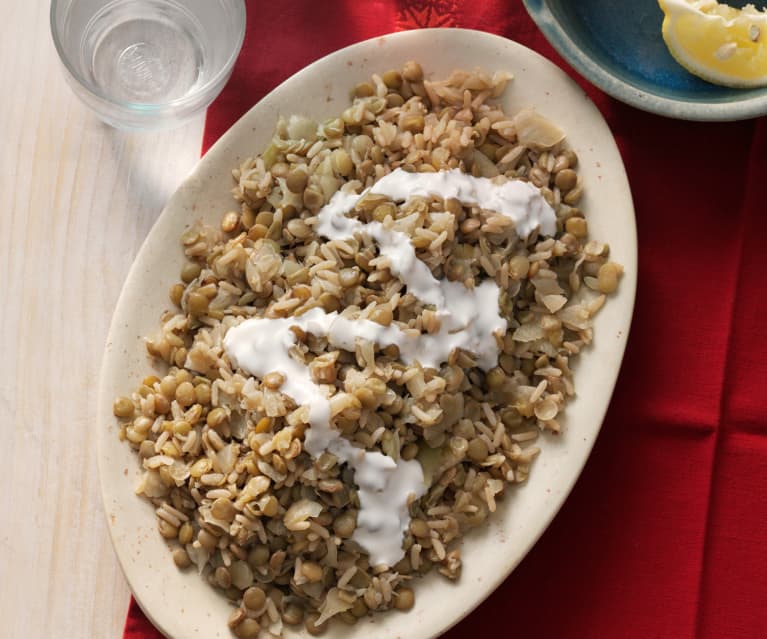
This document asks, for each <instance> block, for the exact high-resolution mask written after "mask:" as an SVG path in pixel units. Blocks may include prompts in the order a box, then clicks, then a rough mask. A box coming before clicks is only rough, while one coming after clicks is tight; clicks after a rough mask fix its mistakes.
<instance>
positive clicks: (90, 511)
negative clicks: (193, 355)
mask: <svg viewBox="0 0 767 639" xmlns="http://www.w3.org/2000/svg"><path fill="white" fill-rule="evenodd" d="M48 8H49V3H48V2H43V1H42V0H29V1H24V2H19V1H17V0H0V16H1V17H0V87H2V96H0V433H2V440H0V469H2V478H3V479H2V485H3V488H2V490H0V637H2V638H3V639H42V638H44V637H64V638H66V639H112V638H119V637H121V631H122V626H123V623H124V620H125V612H126V609H127V605H128V598H129V592H128V589H127V586H126V584H125V581H124V579H123V576H122V573H121V572H120V569H119V566H118V565H117V561H116V559H115V555H114V554H113V552H112V548H111V545H110V542H109V539H108V536H107V529H106V525H105V519H104V515H103V512H102V509H101V503H100V496H99V485H98V473H97V469H96V458H95V455H96V450H95V445H94V443H93V432H94V429H95V428H96V427H97V426H98V425H97V424H96V423H95V409H96V406H95V400H96V388H97V385H98V374H99V366H100V360H101V354H102V348H103V346H104V341H105V338H106V333H107V328H108V325H109V321H110V318H111V315H112V311H113V308H114V305H115V302H116V300H117V296H118V294H119V292H120V288H121V286H122V283H123V281H124V279H125V276H126V274H127V272H128V269H129V267H130V265H131V262H132V261H133V258H134V255H135V254H136V252H137V251H138V248H139V246H140V245H141V242H142V241H143V239H144V237H145V236H146V235H147V233H148V232H149V229H150V228H151V226H152V223H153V222H154V220H155V219H156V218H157V216H158V214H159V213H160V211H161V209H162V207H163V205H164V203H165V201H166V200H167V199H168V197H169V196H170V194H171V193H172V192H173V191H174V190H175V188H176V187H177V186H178V184H179V183H180V182H181V180H182V179H183V177H184V176H185V175H186V174H187V173H188V172H189V171H190V170H191V168H192V166H193V165H194V163H195V161H196V160H197V158H198V156H199V150H200V142H201V137H202V125H203V118H202V116H200V117H199V118H197V119H196V120H195V121H193V122H191V123H190V124H188V125H185V126H184V127H183V128H181V129H177V130H175V131H171V132H167V133H161V134H156V133H153V134H151V135H147V134H136V133H133V134H127V133H122V132H119V131H116V130H113V129H110V128H109V127H107V126H105V125H103V124H100V123H99V122H98V121H97V120H96V118H95V117H94V116H93V115H92V114H91V113H90V112H89V111H87V110H86V108H85V107H84V106H82V105H81V104H80V103H79V102H78V101H77V99H76V98H75V96H74V94H73V93H72V92H71V91H70V89H69V87H68V86H67V85H66V83H65V81H64V77H63V74H62V73H61V70H60V68H59V61H58V58H57V56H56V52H55V50H54V48H53V44H52V42H51V37H50V32H49V27H48V24H49V23H48Z"/></svg>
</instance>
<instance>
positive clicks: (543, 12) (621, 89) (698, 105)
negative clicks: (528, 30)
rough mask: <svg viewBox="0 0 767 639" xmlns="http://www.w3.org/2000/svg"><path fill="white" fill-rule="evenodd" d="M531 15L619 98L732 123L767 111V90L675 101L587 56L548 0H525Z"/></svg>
mask: <svg viewBox="0 0 767 639" xmlns="http://www.w3.org/2000/svg"><path fill="white" fill-rule="evenodd" d="M522 3H523V4H524V6H525V9H527V12H528V14H529V15H530V17H531V18H532V19H533V21H534V22H535V24H536V25H537V26H538V28H539V29H540V30H541V32H542V33H543V35H544V36H545V38H546V40H547V41H548V42H549V44H551V46H552V47H554V49H556V51H557V52H558V53H559V54H560V55H561V56H562V57H563V58H564V59H565V60H566V61H567V62H568V63H569V64H571V65H572V66H573V67H574V68H575V70H576V71H578V73H580V74H581V75H582V76H583V77H584V78H585V79H586V80H588V81H589V82H590V83H591V84H593V85H595V86H596V87H598V88H599V89H602V90H603V91H604V92H605V93H608V94H609V95H611V96H612V97H614V98H615V99H616V100H620V101H621V102H624V103H626V104H629V105H631V106H633V107H636V108H638V109H641V110H642V111H648V112H650V113H655V114H656V115H662V116H665V117H669V118H674V119H678V120H691V121H697V122H732V121H736V120H747V119H750V118H756V117H759V116H761V115H764V114H766V113H767V93H765V95H763V96H757V97H750V98H746V99H743V100H738V101H737V102H727V103H721V102H712V101H698V102H692V101H685V100H674V99H671V98H666V97H663V96H660V95H658V94H656V93H652V92H650V91H647V90H645V89H641V88H639V87H638V86H636V85H634V84H632V83H631V82H627V81H626V80H624V79H622V78H619V77H618V76H616V75H614V74H612V73H610V72H609V71H608V70H607V69H606V68H605V67H604V66H602V65H601V64H599V63H598V62H596V61H595V60H594V59H593V58H591V57H589V56H588V55H586V54H585V53H584V52H583V50H582V49H581V48H580V47H578V45H577V44H576V43H575V41H574V40H573V39H572V38H571V37H570V35H569V34H568V33H567V31H566V30H565V28H564V27H563V26H562V24H561V23H560V21H559V20H558V19H557V18H556V16H555V15H554V14H553V13H552V12H551V10H550V9H549V3H548V0H522Z"/></svg>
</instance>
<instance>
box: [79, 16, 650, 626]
mask: <svg viewBox="0 0 767 639" xmlns="http://www.w3.org/2000/svg"><path fill="white" fill-rule="evenodd" d="M429 32H431V33H432V34H435V35H436V34H438V35H436V37H443V38H452V37H458V38H460V37H471V38H478V39H480V40H486V41H487V44H488V45H490V44H497V45H502V46H506V47H508V46H511V47H512V48H518V52H521V53H524V55H526V56H532V58H533V59H535V60H536V61H538V62H543V63H545V64H546V65H548V66H550V68H552V69H553V70H556V72H557V73H559V74H560V75H561V77H562V79H563V81H565V82H569V83H572V85H573V88H575V87H577V84H576V83H575V81H574V80H573V79H572V78H571V77H569V76H568V74H567V73H566V72H565V71H563V70H562V69H560V68H559V67H557V66H556V65H555V64H554V63H553V62H551V61H550V60H548V59H547V58H545V57H544V56H542V55H541V54H539V53H537V52H536V51H534V50H532V49H530V48H529V47H526V46H525V45H523V44H520V43H518V42H516V41H513V40H510V39H508V38H504V37H502V36H497V35H494V34H490V33H488V32H484V31H478V30H473V29H418V30H410V31H399V32H393V33H389V34H385V35H383V36H378V37H374V38H369V39H366V40H362V41H359V42H357V43H354V44H351V45H349V46H346V47H343V48H341V49H338V50H336V51H334V52H332V53H330V54H328V55H326V56H323V57H322V58H320V59H318V60H316V61H314V62H312V63H311V64H309V65H307V66H306V67H304V68H302V69H301V70H299V71H298V72H297V73H295V74H293V75H291V76H290V77H289V78H287V79H286V80H284V81H283V82H281V83H280V84H279V85H278V86H277V87H275V88H274V89H272V91H270V92H269V93H268V94H266V95H265V96H263V97H262V98H261V99H260V100H259V101H258V102H257V103H256V104H254V105H253V106H252V107H251V108H250V109H248V111H247V112H246V113H245V114H243V115H242V116H241V117H240V118H239V119H238V120H237V122H235V123H234V124H233V125H232V126H231V127H230V128H229V129H227V131H226V132H225V133H224V134H222V135H221V137H220V138H219V139H218V140H217V141H216V142H215V143H214V144H213V145H212V146H211V147H210V149H209V150H208V151H207V152H206V153H205V155H203V156H202V157H201V158H200V159H199V161H198V162H197V164H196V165H195V167H194V169H193V170H192V171H191V173H190V174H189V176H188V177H187V178H186V179H185V180H184V181H183V182H182V183H181V185H180V186H179V187H178V189H177V190H176V191H175V192H174V193H173V195H172V196H171V197H170V198H169V200H168V202H167V203H166V205H165V206H164V207H163V210H162V212H161V213H160V215H159V216H158V218H157V220H156V221H155V223H154V224H153V226H152V228H151V229H150V231H149V233H148V234H147V236H146V238H145V239H144V241H143V243H142V245H141V247H140V249H139V250H138V252H137V253H136V257H135V259H134V261H133V263H132V265H131V267H130V269H129V271H128V274H127V276H126V279H125V282H124V283H123V287H122V289H121V291H120V295H119V297H118V300H117V303H116V305H115V310H114V313H113V316H112V319H111V321H110V325H109V331H108V334H107V339H106V347H105V349H104V354H103V357H102V362H101V368H100V374H99V387H98V395H97V398H98V399H97V401H98V410H97V419H96V421H95V424H94V428H97V436H96V439H97V463H98V468H99V485H100V494H101V501H102V507H103V508H104V514H105V517H106V518H107V520H108V519H109V515H108V510H109V505H108V504H109V499H110V498H111V497H112V493H111V491H110V490H109V486H108V485H107V483H108V482H107V479H106V477H107V475H106V472H105V469H104V464H105V463H106V462H105V455H104V454H103V452H104V450H105V446H106V445H107V443H108V439H109V438H113V437H115V438H116V434H115V433H114V432H108V431H110V430H111V429H109V428H106V427H105V424H106V423H109V421H110V420H111V421H112V422H113V421H114V416H113V415H112V412H111V405H112V401H113V395H112V394H111V393H110V392H109V391H108V390H107V388H106V386H107V384H106V382H105V380H106V379H108V377H109V376H110V375H109V369H110V361H111V359H112V354H111V352H110V345H111V344H112V343H113V342H114V338H115V334H116V333H117V332H119V330H120V325H121V324H122V323H123V319H122V317H123V314H122V313H121V311H123V310H124V306H125V305H126V303H127V302H126V295H127V293H126V291H128V290H129V289H130V288H131V286H132V285H134V280H136V279H137V278H138V277H139V276H140V271H141V270H142V263H143V262H144V261H146V259H148V257H147V253H148V251H149V245H150V244H151V243H152V240H153V238H154V236H155V235H156V233H157V231H158V227H162V226H163V225H164V224H165V223H167V222H168V221H169V220H170V219H171V217H172V216H173V215H175V214H174V213H173V207H174V203H175V201H176V200H177V198H178V199H180V198H181V196H180V193H182V192H183V191H184V190H185V189H188V188H194V186H195V185H196V183H197V182H199V181H200V180H201V179H203V178H202V177H201V176H203V175H204V174H206V173H207V172H208V171H209V166H216V165H217V164H218V163H219V162H217V161H216V157H217V155H218V154H219V153H221V152H223V151H222V150H223V149H226V147H227V146H228V145H229V142H230V140H231V139H233V138H234V137H235V136H237V135H240V132H239V131H238V129H239V128H240V127H242V126H243V122H246V121H247V120H248V119H249V117H250V116H251V114H252V112H253V111H254V110H256V109H258V108H259V106H260V105H262V104H263V103H264V102H265V101H267V100H268V99H270V98H271V97H272V96H273V95H274V94H275V93H280V92H282V91H283V90H284V89H285V87H286V86H289V85H290V83H292V82H297V81H299V80H300V79H301V77H302V76H303V74H309V73H311V72H312V71H314V70H315V68H316V67H317V66H320V65H323V64H325V63H327V61H328V60H329V59H330V58H333V57H341V56H344V55H348V54H349V53H355V54H356V51H357V49H359V48H363V47H369V46H371V45H372V44H373V43H381V42H382V41H383V40H387V39H388V40H397V41H399V40H403V41H406V40H407V39H409V38H414V37H416V38H422V37H423V36H424V34H425V33H426V34H427V35H428V34H429ZM578 90H579V91H580V88H579V87H578ZM581 93H582V91H581ZM584 99H585V101H586V102H587V103H588V104H589V105H590V108H591V109H592V110H593V112H594V114H595V115H596V116H597V118H598V119H599V121H601V124H602V125H603V126H604V127H605V129H606V131H607V133H608V134H609V139H608V141H607V142H608V144H609V146H610V148H609V149H607V150H609V151H610V152H612V153H614V155H615V157H616V158H617V160H618V165H617V166H616V167H615V169H616V170H617V171H618V173H619V176H618V177H619V178H620V179H621V181H622V182H623V184H622V187H623V189H624V190H625V193H624V195H625V196H626V198H627V199H626V201H625V203H624V205H625V207H626V209H627V212H628V213H629V214H630V215H629V220H628V221H629V224H628V227H627V228H626V229H625V231H626V234H627V236H628V237H629V239H630V241H629V243H628V244H629V247H630V250H629V253H628V254H627V255H626V256H625V257H624V256H621V262H622V264H623V266H624V267H625V268H626V275H625V276H624V279H623V281H622V282H621V292H622V295H625V296H626V297H627V298H628V299H627V300H625V301H624V303H625V304H626V306H625V310H626V319H625V322H624V324H623V325H622V331H621V332H622V336H621V337H620V339H619V342H618V349H617V350H615V351H614V352H615V353H617V366H616V369H615V374H614V375H613V376H612V378H611V379H610V383H609V384H608V386H609V388H608V389H607V391H606V393H605V396H606V398H607V399H606V401H605V402H604V406H603V407H602V408H601V409H600V410H598V411H595V412H592V413H591V415H592V416H593V420H594V422H595V423H596V424H597V426H596V428H595V430H594V432H593V434H591V437H590V441H588V442H587V444H588V445H587V447H586V449H585V454H583V456H582V458H581V459H579V462H578V464H577V466H578V468H577V471H576V472H573V473H570V474H568V476H567V482H566V483H565V484H564V485H563V486H562V490H561V491H560V492H559V493H558V496H557V497H555V498H553V501H552V503H553V505H552V506H551V507H550V508H549V510H548V511H547V514H548V516H547V517H546V518H545V521H543V522H542V524H540V525H538V526H537V527H536V530H537V532H536V534H534V535H531V536H529V537H528V541H527V543H525V544H523V545H521V546H520V549H519V550H516V549H515V551H514V557H515V559H514V560H513V561H510V562H507V563H506V564H504V565H505V568H504V570H502V571H498V572H496V573H495V575H494V578H493V579H490V580H488V581H486V582H483V583H482V584H481V586H475V588H474V591H473V594H472V597H471V601H469V602H468V604H467V603H466V602H465V601H464V602H462V604H461V608H462V610H461V612H460V614H458V615H452V616H450V617H449V619H448V621H447V622H439V623H437V624H436V626H435V627H431V628H430V629H429V633H427V634H424V635H423V637H436V636H438V635H439V634H441V633H443V632H445V631H446V630H447V629H449V628H450V627H452V626H454V625H455V624H457V623H459V622H460V621H461V620H462V619H464V618H465V617H466V616H467V615H469V614H470V613H471V612H472V611H473V610H475V609H476V608H477V607H478V606H479V605H480V604H481V603H482V602H483V601H484V600H485V599H486V598H487V597H488V596H489V595H490V594H491V593H492V592H493V591H494V590H496V589H497V587H498V586H499V585H500V584H501V583H502V582H503V581H504V580H505V579H507V578H508V576H509V575H510V574H511V573H512V572H513V571H514V569H515V568H516V567H517V565H518V564H519V563H520V562H521V561H522V559H524V557H525V556H526V555H527V554H528V553H529V551H530V549H531V548H532V547H533V546H534V545H535V544H536V543H537V542H538V540H539V539H540V537H541V535H543V533H544V532H545V531H546V530H547V529H548V527H549V525H550V524H551V522H552V521H553V519H554V518H555V517H556V515H557V514H558V513H559V511H560V510H561V508H562V505H563V504H564V502H565V501H566V500H567V497H568V496H569V495H570V493H571V492H572V489H573V488H574V486H575V484H576V483H577V480H578V478H579V477H580V475H581V473H582V471H583V468H584V467H585V464H586V462H587V461H588V459H589V457H590V456H591V452H592V449H593V446H594V444H595V442H596V439H597V437H598V435H599V432H600V431H601V428H602V424H603V422H604V418H605V415H606V412H607V409H608V407H609V405H610V400H611V398H612V394H613V392H614V388H615V385H616V383H617V380H618V377H619V373H620V368H621V363H622V361H623V357H624V353H625V348H626V344H627V341H628V335H629V332H630V329H631V321H632V318H633V310H634V305H635V299H636V285H637V277H636V275H637V261H638V256H637V231H636V216H635V210H634V205H633V198H632V195H631V190H630V185H629V181H628V177H627V175H626V171H625V166H624V164H623V161H622V158H621V156H620V152H619V150H618V147H617V144H616V142H615V138H614V136H613V135H612V132H611V131H610V130H609V126H608V125H607V123H606V121H605V120H604V117H603V116H602V115H601V113H600V112H599V110H598V109H597V107H596V106H595V105H594V103H593V102H592V101H591V99H590V98H589V97H588V96H585V95H584ZM270 126H271V125H270ZM584 441H586V438H584ZM120 445H121V446H127V444H125V443H124V442H120ZM127 481H128V479H127V478H126V482H127ZM129 488H130V492H131V493H132V492H133V491H132V487H129ZM131 496H132V498H134V499H139V498H138V497H135V496H133V495H131ZM505 501H506V502H508V501H511V499H509V498H507V499H506V500H505ZM489 519H493V517H491V518H489ZM496 519H499V518H498V517H496ZM107 530H108V531H109V537H110V542H111V544H112V547H113V549H114V551H115V555H116V556H117V559H118V562H119V564H120V567H121V570H122V571H123V574H124V576H125V579H126V581H127V582H128V585H129V587H130V589H131V592H132V594H133V597H134V599H135V600H136V602H137V604H138V605H139V607H140V608H141V609H142V611H144V613H145V614H146V616H147V617H148V618H149V619H150V621H151V622H152V623H153V624H154V625H155V627H157V628H158V630H161V632H167V628H166V624H164V623H162V622H161V621H160V620H159V619H158V618H157V617H156V615H154V614H153V611H152V610H149V609H148V607H147V606H146V605H145V604H144V601H143V599H142V597H141V596H140V595H138V594H137V592H136V591H137V588H135V587H134V581H135V578H132V577H135V576H133V575H131V576H129V571H128V570H126V566H125V564H124V561H123V557H122V553H121V550H120V548H121V546H119V545H118V543H117V541H116V538H115V535H116V532H115V530H114V526H113V525H110V522H109V521H107ZM432 576H433V574H432ZM205 587H206V588H208V586H207V585H205ZM211 593H212V594H214V593H213V590H212V589H211ZM475 593H479V595H476V594H475ZM220 622H221V623H220V625H221V627H222V628H224V629H225V628H226V625H225V623H224V621H223V620H220ZM227 633H228V630H227ZM168 636H171V635H168ZM178 636H180V635H173V637H174V639H175V638H176V637H178ZM183 636H186V635H183ZM227 636H228V634H227ZM286 636H288V637H295V636H301V637H304V636H305V635H304V633H301V634H299V635H297V634H295V633H291V632H287V633H286ZM333 636H335V632H333ZM339 636H344V637H346V636H347V634H346V633H345V632H341V633H340V634H339Z"/></svg>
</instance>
